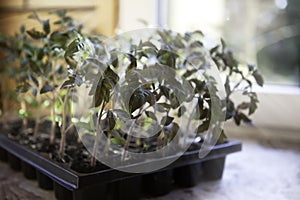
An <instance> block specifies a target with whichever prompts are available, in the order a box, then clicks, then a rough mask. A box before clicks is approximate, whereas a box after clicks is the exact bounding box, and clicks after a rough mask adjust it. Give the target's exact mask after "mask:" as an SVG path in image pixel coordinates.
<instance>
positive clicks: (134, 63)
mask: <svg viewBox="0 0 300 200" xmlns="http://www.w3.org/2000/svg"><path fill="white" fill-rule="evenodd" d="M126 55H127V57H128V58H129V61H130V64H129V65H128V67H127V69H126V71H128V70H132V69H136V67H137V60H136V58H135V57H134V56H133V55H132V54H129V53H128V54H126Z"/></svg>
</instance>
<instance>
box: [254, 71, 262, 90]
mask: <svg viewBox="0 0 300 200" xmlns="http://www.w3.org/2000/svg"><path fill="white" fill-rule="evenodd" d="M252 75H253V76H254V78H255V80H256V83H257V84H258V85H259V86H261V87H262V86H263V85H264V79H263V77H262V75H261V74H260V73H259V72H258V70H254V72H253V74H252Z"/></svg>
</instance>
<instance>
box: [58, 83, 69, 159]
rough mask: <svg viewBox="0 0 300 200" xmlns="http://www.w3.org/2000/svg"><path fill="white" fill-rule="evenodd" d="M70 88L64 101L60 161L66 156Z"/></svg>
mask: <svg viewBox="0 0 300 200" xmlns="http://www.w3.org/2000/svg"><path fill="white" fill-rule="evenodd" d="M69 90H70V89H69V88H68V89H67V93H66V95H65V98H64V100H63V112H62V124H61V127H60V134H61V139H60V148H59V157H60V159H62V158H63V156H64V151H65V140H66V123H67V103H68V96H69Z"/></svg>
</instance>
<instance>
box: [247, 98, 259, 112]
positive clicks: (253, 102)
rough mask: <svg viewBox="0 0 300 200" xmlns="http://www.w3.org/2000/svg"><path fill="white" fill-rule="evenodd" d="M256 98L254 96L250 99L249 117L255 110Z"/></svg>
mask: <svg viewBox="0 0 300 200" xmlns="http://www.w3.org/2000/svg"><path fill="white" fill-rule="evenodd" d="M257 102H258V100H257V98H256V97H255V96H251V97H250V106H249V113H248V114H249V115H251V114H253V113H254V112H255V110H256V109H257Z"/></svg>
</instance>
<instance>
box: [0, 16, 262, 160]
mask: <svg viewBox="0 0 300 200" xmlns="http://www.w3.org/2000/svg"><path fill="white" fill-rule="evenodd" d="M55 13H56V14H57V15H58V17H59V20H58V21H56V22H55V23H54V24H56V26H57V29H56V30H54V31H53V30H52V26H50V22H49V20H41V19H40V18H39V17H38V16H37V15H36V14H33V15H31V16H30V18H34V19H35V20H37V21H38V22H40V24H41V26H42V30H41V31H40V30H35V29H31V30H27V31H26V29H25V27H21V29H20V33H19V34H16V35H15V36H14V37H13V38H6V37H4V36H2V37H1V47H2V49H5V50H6V51H7V52H8V54H7V55H8V57H7V58H9V61H13V62H14V63H15V64H16V65H18V67H17V68H14V70H15V77H14V79H15V80H16V82H17V91H18V92H19V93H20V94H22V95H20V96H21V99H22V100H21V101H25V100H26V99H32V101H31V102H33V103H32V106H33V104H34V106H36V107H40V106H41V105H43V104H47V105H49V108H50V110H51V112H50V116H51V117H50V119H51V120H52V122H53V123H52V130H51V132H50V134H49V138H50V145H54V143H55V132H54V131H55V125H56V123H57V122H58V124H59V125H60V134H61V142H60V150H59V155H60V158H63V154H64V145H65V144H64V143H65V142H64V141H65V137H66V132H67V131H68V130H69V129H70V127H71V126H72V123H69V122H68V121H67V119H68V118H69V119H71V120H72V121H73V122H74V123H75V125H76V127H78V128H82V129H84V131H83V133H82V134H90V135H92V136H93V151H92V154H93V156H92V160H91V165H92V166H95V164H96V157H97V153H98V152H97V151H98V148H99V144H101V145H105V146H106V148H105V149H106V151H109V149H111V148H113V146H114V145H115V146H119V147H120V146H121V147H122V149H123V151H122V152H121V153H122V158H123V159H126V155H127V152H128V151H129V149H130V148H138V149H139V151H142V152H147V151H154V150H155V149H159V148H162V147H164V146H166V145H167V144H168V143H169V142H170V141H172V140H175V139H178V138H177V137H176V135H184V134H186V133H185V132H186V131H187V130H188V131H190V132H192V133H193V134H192V137H195V136H196V135H198V136H202V135H203V134H205V133H206V132H207V131H208V130H210V125H211V124H212V122H213V123H214V129H212V131H214V130H215V129H217V128H218V129H221V124H222V121H221V120H219V119H216V117H214V116H224V120H228V119H231V118H233V119H234V121H235V122H236V124H237V125H240V123H241V122H242V121H243V122H245V123H251V120H250V119H249V118H248V115H251V114H253V113H254V111H255V110H256V108H257V103H258V99H257V95H256V93H255V92H253V91H252V85H253V81H254V80H255V81H256V83H257V84H258V85H260V86H262V85H263V79H262V76H261V75H260V74H259V72H258V70H257V68H255V67H254V66H253V65H247V67H245V66H243V65H241V64H239V63H238V61H237V60H236V59H235V58H234V56H233V53H232V52H231V51H230V50H229V49H228V48H227V47H226V44H225V42H224V40H221V43H220V45H218V46H216V47H214V48H212V49H210V50H207V49H206V48H205V47H204V45H203V43H202V38H203V34H202V32H201V31H194V32H187V33H184V34H179V33H174V32H172V31H168V30H156V31H154V32H153V34H151V36H149V37H148V38H146V39H141V40H139V41H135V40H134V38H128V37H118V38H116V39H115V41H114V42H112V43H110V42H108V41H109V40H108V39H107V38H103V37H100V36H94V35H88V34H83V33H81V31H80V30H81V27H80V26H77V25H76V23H75V22H74V21H73V20H72V19H71V18H70V17H68V16H67V15H66V13H65V12H63V11H56V12H55ZM121 44H122V45H124V44H125V46H126V48H124V47H123V46H122V45H121ZM120 45H121V46H120ZM124 49H126V50H124ZM212 61H213V62H212ZM213 65H216V66H217V69H218V70H219V71H220V73H221V76H222V77H223V78H224V80H225V81H224V82H225V83H224V87H225V94H224V97H222V95H221V96H220V95H219V94H218V93H219V92H220V89H219V88H218V86H217V81H216V79H215V78H214V77H213V76H212V75H211V74H210V73H208V71H209V70H211V68H212V66H213ZM8 66H11V65H8ZM81 88H85V89H86V90H88V97H89V98H90V99H92V101H90V105H88V106H89V108H91V109H89V112H88V113H87V114H86V113H85V114H86V115H77V113H71V101H72V100H74V101H77V103H78V102H79V101H80V99H79V98H83V99H84V98H85V97H83V96H80V95H78V93H77V95H74V94H75V93H76V92H78V91H79V90H80V89H81ZM240 90H242V91H243V95H245V96H246V97H248V99H249V101H247V102H242V103H239V104H237V105H236V104H235V103H234V101H233V100H232V99H231V96H232V94H233V93H234V92H235V91H240ZM72 94H73V98H71V95H72ZM28 96H30V98H28ZM75 97H76V98H75ZM45 102H46V103H45ZM87 102H88V101H87ZM26 104H27V105H28V101H27V103H26ZM75 105H76V103H75ZM213 106H217V108H218V109H217V110H214V109H213ZM191 108H194V109H191ZM225 110H226V111H225ZM215 111H216V112H215ZM245 111H246V112H245ZM35 117H36V123H35V125H36V127H35V128H34V134H33V135H34V137H33V139H34V140H36V138H37V137H39V136H38V133H37V130H38V125H39V123H40V120H41V117H42V116H41V115H40V114H36V116H35ZM181 122H183V123H182V124H184V125H185V126H186V128H182V127H181ZM221 131H222V130H221ZM149 133H155V134H153V135H147V134H149ZM145 134H146V135H145ZM187 134H188V133H187ZM103 135H105V138H107V139H106V141H99V139H100V138H101V136H103ZM133 136H134V137H133ZM80 137H82V135H80ZM225 137H226V136H225V134H224V132H223V131H222V133H221V135H220V136H219V138H218V142H219V143H222V142H224V138H225ZM179 139H180V138H179ZM178 142H179V141H178ZM102 153H106V152H102Z"/></svg>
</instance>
